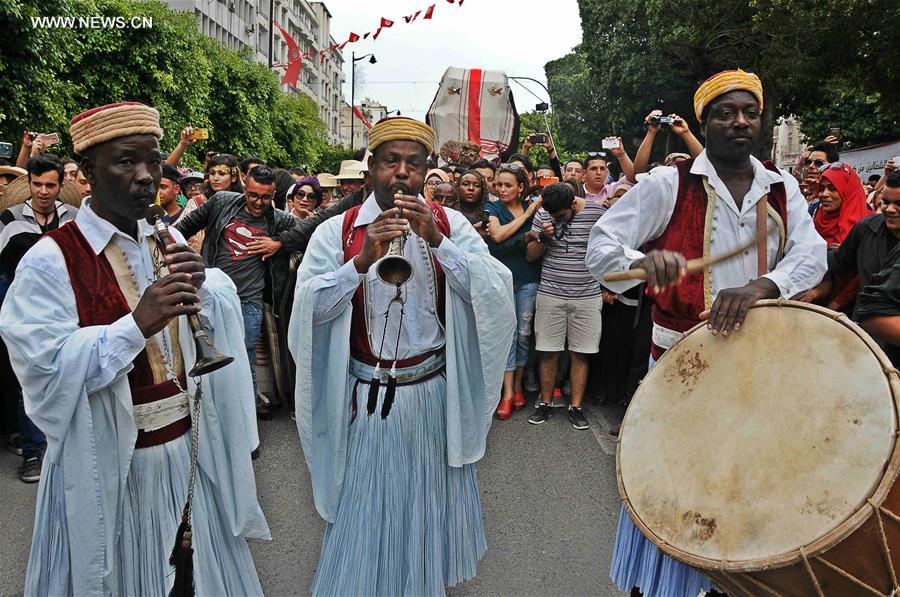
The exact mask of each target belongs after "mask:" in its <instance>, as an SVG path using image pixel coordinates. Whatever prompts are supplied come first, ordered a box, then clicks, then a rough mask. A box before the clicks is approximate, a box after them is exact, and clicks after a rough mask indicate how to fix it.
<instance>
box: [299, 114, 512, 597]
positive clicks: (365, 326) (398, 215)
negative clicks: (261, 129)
mask: <svg viewBox="0 0 900 597" xmlns="http://www.w3.org/2000/svg"><path fill="white" fill-rule="evenodd" d="M434 143H435V134H434V131H433V130H432V129H431V127H429V126H427V125H425V124H423V123H421V122H418V121H415V120H412V119H410V118H403V117H398V118H388V119H384V120H382V121H380V122H379V123H378V124H376V125H375V126H374V127H373V128H372V129H371V131H370V132H369V149H370V150H371V151H372V156H371V157H370V158H369V177H370V181H371V185H372V188H373V192H372V193H371V194H370V195H369V196H368V198H367V199H366V200H365V201H364V202H363V203H362V205H359V206H357V207H354V208H352V209H350V210H349V211H347V212H345V214H344V215H343V216H342V217H335V218H332V219H330V220H327V221H326V222H324V223H323V224H322V225H320V226H319V228H318V229H317V230H316V231H315V233H314V234H313V236H312V239H311V241H310V243H309V246H308V248H307V250H306V254H305V256H304V258H303V263H302V265H301V267H300V270H299V273H298V276H297V291H296V297H295V300H294V313H293V315H292V317H291V324H290V331H289V341H290V348H291V351H292V352H293V355H294V358H295V360H296V362H297V390H296V401H297V402H296V405H297V427H298V430H299V433H300V440H301V443H302V445H303V451H304V454H305V456H306V461H307V464H308V466H309V470H310V476H311V477H312V486H313V496H314V498H315V503H316V508H317V509H318V511H319V513H320V514H321V515H322V517H323V518H324V519H325V520H326V521H328V526H327V528H326V531H325V540H324V543H323V546H322V553H321V557H320V560H319V565H318V568H317V570H316V577H315V580H314V582H313V587H312V592H313V593H314V594H322V595H382V594H384V595H401V594H428V595H435V594H443V592H444V588H445V586H448V585H454V584H456V583H457V582H459V581H462V580H465V579H469V578H472V577H474V576H475V567H476V564H477V562H478V560H479V559H480V558H481V556H482V555H483V554H484V552H485V549H486V543H485V536H484V527H483V524H482V512H481V503H480V499H479V495H478V484H477V481H476V478H475V465H474V463H475V462H477V461H478V460H479V459H480V458H481V457H482V456H483V455H484V449H485V440H486V436H487V432H488V428H489V427H490V423H491V417H492V416H493V413H494V410H495V409H496V407H497V403H498V401H499V398H500V386H501V382H502V376H503V369H504V361H505V358H506V354H507V353H508V352H509V345H510V343H511V342H512V334H513V330H514V327H515V320H516V318H515V310H514V306H513V305H514V303H513V294H512V277H511V275H510V273H509V270H507V269H506V268H505V267H504V266H503V265H502V264H500V263H499V262H498V261H496V260H495V259H494V258H493V257H491V256H490V253H489V252H488V249H487V246H486V245H485V244H484V242H483V241H482V240H481V237H480V236H479V235H478V233H477V232H476V231H475V229H474V228H472V226H471V225H470V224H469V222H468V220H466V219H465V218H464V217H462V216H461V215H460V214H459V213H458V212H456V211H453V210H445V209H444V208H443V207H441V206H440V205H438V204H436V203H432V204H427V203H426V202H425V200H424V199H423V198H422V197H421V191H422V188H423V186H424V182H425V173H426V169H427V167H426V160H427V157H428V154H429V153H430V152H431V151H432V150H433V148H434ZM402 238H405V239H406V240H405V243H401V246H400V247H399V248H398V247H397V245H396V244H395V245H394V249H393V250H392V255H396V256H402V257H403V258H404V259H405V260H406V261H407V262H408V264H409V265H411V269H412V273H411V277H410V278H409V280H408V281H407V282H405V283H396V284H394V283H388V282H385V281H384V279H383V278H384V277H385V271H384V269H381V270H380V269H379V260H380V259H381V258H382V257H383V256H385V254H386V253H387V251H388V248H389V246H390V245H391V243H392V242H393V241H399V240H401V239H402ZM382 263H384V262H382ZM379 271H380V272H381V274H382V276H381V277H379V275H378V272H379ZM395 273H396V272H395Z"/></svg>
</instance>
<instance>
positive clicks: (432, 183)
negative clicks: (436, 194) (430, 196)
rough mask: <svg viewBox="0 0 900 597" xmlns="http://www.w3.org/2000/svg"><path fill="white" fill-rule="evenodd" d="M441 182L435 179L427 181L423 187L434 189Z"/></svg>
mask: <svg viewBox="0 0 900 597" xmlns="http://www.w3.org/2000/svg"><path fill="white" fill-rule="evenodd" d="M442 182H444V181H442V180H440V179H436V180H428V181H425V186H426V187H436V186H438V185H439V184H441V183H442Z"/></svg>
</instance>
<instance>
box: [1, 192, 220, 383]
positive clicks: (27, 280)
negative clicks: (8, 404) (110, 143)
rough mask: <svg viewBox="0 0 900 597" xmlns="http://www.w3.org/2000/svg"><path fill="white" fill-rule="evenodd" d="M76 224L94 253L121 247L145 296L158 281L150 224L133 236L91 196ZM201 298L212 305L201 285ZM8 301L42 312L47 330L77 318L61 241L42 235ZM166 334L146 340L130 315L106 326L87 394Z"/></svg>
mask: <svg viewBox="0 0 900 597" xmlns="http://www.w3.org/2000/svg"><path fill="white" fill-rule="evenodd" d="M75 222H76V223H77V224H78V228H79V229H80V230H81V233H82V234H83V235H84V237H85V239H86V240H87V241H88V244H90V246H91V248H92V249H93V250H94V252H95V253H96V254H98V255H99V254H100V253H102V252H103V250H104V249H105V248H106V246H107V245H108V244H110V243H113V244H115V245H116V246H117V247H118V248H119V249H121V250H122V252H123V253H124V254H125V256H126V258H127V259H128V263H129V265H130V266H131V267H132V269H133V271H134V274H135V280H136V281H137V285H138V288H139V289H140V292H141V294H143V293H144V291H145V290H146V289H147V286H149V285H150V284H151V283H153V281H154V267H153V258H152V256H151V255H150V249H149V244H148V242H147V237H148V236H150V235H151V234H152V233H153V229H152V228H151V227H150V225H149V224H147V223H146V222H144V221H143V220H141V221H139V222H138V239H137V240H135V239H133V238H131V237H130V236H128V235H127V234H124V233H123V232H121V231H120V230H119V229H118V228H116V227H115V226H113V225H112V224H110V223H109V222H108V221H106V220H104V219H103V218H101V217H100V216H98V215H97V214H96V213H95V212H94V210H93V209H91V205H90V200H87V201H85V202H84V203H83V204H82V206H81V208H80V209H79V210H78V215H77V216H76V217H75ZM169 232H170V234H172V237H173V239H175V240H176V241H177V242H180V243H183V242H184V238H183V237H182V236H181V234H179V232H178V231H177V230H175V229H172V228H170V229H169ZM200 300H201V304H204V305H208V304H209V301H210V300H211V298H210V297H208V296H207V293H206V292H205V289H204V288H203V287H201V289H200ZM7 302H9V303H10V307H9V309H12V307H13V305H12V303H15V306H16V307H17V308H20V309H30V310H32V311H33V312H38V313H42V314H43V317H42V323H43V324H45V325H46V327H47V328H49V329H53V328H54V327H57V326H58V327H59V328H64V327H65V326H66V325H68V324H69V323H70V322H71V321H72V320H73V319H74V320H75V321H77V320H78V316H77V312H78V309H77V305H76V304H75V294H74V292H72V286H71V284H70V282H69V273H68V270H67V269H66V262H65V259H64V258H63V255H62V253H61V251H60V249H59V245H57V244H56V243H55V242H54V241H53V240H51V239H49V238H44V239H41V240H40V241H38V243H37V244H36V245H35V246H34V247H33V248H32V249H31V250H30V251H28V253H26V254H25V256H24V257H23V258H22V261H21V262H20V263H19V267H18V268H17V269H16V277H15V281H14V282H13V284H12V286H11V287H10V290H9V293H8V294H7V296H6V299H5V301H4V306H6V303H7ZM203 314H204V315H207V316H209V315H210V314H209V312H208V309H204V311H203ZM163 335H165V337H166V342H168V345H169V346H172V339H171V337H170V336H169V331H168V328H165V329H163V330H162V331H161V332H159V333H158V334H156V335H155V336H154V337H153V338H152V339H151V340H145V339H144V335H143V333H142V332H141V330H140V328H138V326H137V324H136V323H135V321H134V316H133V315H132V314H131V313H127V314H126V315H123V316H122V317H120V318H119V319H118V320H116V321H114V322H113V323H112V324H110V325H108V326H106V329H105V330H104V332H103V334H102V335H101V336H100V338H99V340H98V341H97V343H96V344H95V345H94V347H93V351H92V354H91V358H90V364H89V371H88V374H87V377H86V389H87V392H88V393H92V392H95V391H97V390H99V389H101V388H105V387H106V386H108V385H110V384H111V383H112V382H113V381H114V380H115V379H117V378H118V377H119V376H120V375H122V374H123V373H126V372H127V371H128V370H129V369H130V368H131V364H132V362H133V361H134V359H135V358H136V357H137V355H138V354H139V353H140V352H141V350H143V349H144V346H145V345H146V342H148V341H153V342H159V343H160V347H162V336H163ZM29 340H30V341H33V342H35V343H39V342H42V341H43V340H44V339H43V338H42V337H40V336H35V337H33V338H30V339H29ZM20 341H21V340H20ZM24 389H25V390H26V391H27V390H28V388H24Z"/></svg>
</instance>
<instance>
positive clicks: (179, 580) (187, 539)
mask: <svg viewBox="0 0 900 597" xmlns="http://www.w3.org/2000/svg"><path fill="white" fill-rule="evenodd" d="M192 544H193V541H192V539H191V524H190V523H189V522H188V521H187V519H182V521H181V524H180V525H178V532H177V533H175V546H174V547H173V548H172V555H170V556H169V564H170V565H172V566H174V567H175V584H174V585H172V590H171V591H169V597H193V596H194V549H193V547H192Z"/></svg>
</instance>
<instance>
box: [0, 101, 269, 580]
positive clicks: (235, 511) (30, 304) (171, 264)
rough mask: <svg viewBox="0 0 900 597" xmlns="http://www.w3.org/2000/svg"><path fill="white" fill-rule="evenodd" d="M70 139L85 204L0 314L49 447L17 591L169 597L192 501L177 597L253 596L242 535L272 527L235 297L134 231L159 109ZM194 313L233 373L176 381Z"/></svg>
mask: <svg viewBox="0 0 900 597" xmlns="http://www.w3.org/2000/svg"><path fill="white" fill-rule="evenodd" d="M71 134H72V141H73V144H74V147H75V151H76V152H78V153H79V154H80V155H81V156H82V158H81V169H82V170H83V172H84V174H85V176H86V177H87V179H88V181H89V182H90V184H91V188H92V195H91V197H90V198H88V199H86V200H85V201H84V203H83V204H82V206H81V209H79V211H78V215H77V216H76V218H75V220H74V222H70V223H68V224H65V225H64V226H61V227H59V228H58V229H56V230H53V231H51V232H49V233H48V234H46V235H45V236H44V237H43V238H42V239H41V240H40V241H38V243H37V244H36V245H35V246H34V247H33V248H32V249H31V250H30V251H29V252H28V253H27V254H26V255H25V256H24V257H23V258H22V260H21V263H20V265H19V268H18V270H17V274H16V279H15V281H14V282H13V284H12V286H11V287H10V289H9V292H8V294H7V295H6V299H5V300H4V302H3V308H2V310H0V334H2V336H3V340H4V341H5V342H6V344H7V346H9V353H10V358H11V360H12V364H13V367H14V370H15V371H16V373H17V375H18V377H19V381H20V382H21V386H22V394H23V397H24V403H25V410H26V412H27V413H28V416H29V417H31V418H32V419H33V420H34V422H35V424H36V425H37V426H38V427H39V428H40V429H41V431H43V432H44V434H45V435H46V436H47V452H46V456H45V458H44V463H43V470H42V472H41V480H40V485H39V487H38V495H37V513H36V515H35V526H34V533H33V538H32V544H31V553H30V557H29V561H28V571H27V574H26V578H25V594H26V595H165V594H167V593H169V591H170V590H171V589H172V588H173V584H174V583H175V581H176V579H177V578H178V577H179V575H178V574H173V568H172V565H170V553H172V552H173V544H175V543H176V541H175V536H176V531H177V530H178V529H179V523H180V521H181V518H182V505H183V504H185V503H186V502H189V501H190V499H189V496H190V495H192V498H193V499H192V511H193V518H192V520H191V522H192V527H193V528H192V530H193V532H192V535H191V537H190V539H189V540H188V539H187V537H185V541H184V542H182V541H180V540H179V542H178V544H180V545H181V547H182V550H181V551H180V553H181V554H182V555H183V554H185V553H187V554H188V557H187V559H186V561H185V559H181V560H179V562H181V563H183V564H184V569H185V570H187V569H190V567H191V565H192V566H193V578H192V579H191V577H190V575H187V576H182V578H183V579H184V580H185V584H186V585H188V586H184V587H181V588H182V589H184V591H176V594H184V593H189V592H190V590H191V587H190V585H193V588H195V589H196V592H197V593H198V594H201V595H258V594H262V589H261V587H260V584H259V579H258V578H257V575H256V570H255V569H254V566H253V560H252V559H251V557H250V551H249V549H248V547H247V543H246V541H245V538H247V537H255V538H268V537H269V530H268V527H267V525H266V521H265V518H264V517H263V513H262V510H261V509H260V507H259V504H258V502H257V499H256V486H255V481H254V477H253V469H252V467H251V463H250V451H251V449H252V448H254V447H255V445H254V444H255V443H256V442H257V440H256V438H255V437H248V435H249V434H248V433H247V432H246V429H247V428H248V427H250V426H249V425H247V422H248V421H252V420H253V417H254V413H253V412H252V405H251V408H249V409H248V408H244V406H243V405H242V404H241V402H240V401H239V397H240V396H241V395H242V390H243V391H245V392H246V393H249V392H250V387H251V381H250V375H249V369H248V367H247V361H246V358H247V357H246V353H245V352H244V350H243V337H242V334H241V332H240V330H242V329H243V328H242V322H241V315H240V313H241V311H240V305H239V303H238V299H237V295H236V293H235V290H234V285H233V284H232V283H231V282H230V281H229V280H228V279H227V278H225V277H224V274H222V273H221V272H220V271H219V270H204V267H203V260H202V259H201V257H200V256H199V255H197V254H196V253H194V252H193V251H192V250H190V249H189V248H188V247H187V245H185V244H184V239H183V237H181V235H179V234H178V233H177V232H175V231H173V232H172V234H173V237H174V239H175V241H176V243H177V244H170V245H169V246H168V247H166V248H165V257H163V256H162V251H160V248H159V247H157V245H156V241H155V239H154V238H153V230H152V228H151V226H150V225H149V224H148V223H147V222H146V221H145V220H144V216H145V215H146V213H147V208H148V207H149V206H150V205H151V204H153V202H154V199H155V197H156V191H157V188H158V187H159V181H160V178H161V176H162V170H161V164H162V156H161V155H160V151H159V143H158V141H159V139H160V138H161V137H162V129H161V128H160V126H159V113H158V112H157V111H156V110H155V109H153V108H150V107H148V106H144V105H142V104H136V103H122V104H112V105H108V106H103V107H100V108H95V109H93V110H90V111H88V112H85V113H84V114H81V115H79V116H77V117H75V118H74V119H73V120H72V126H71ZM157 278H159V279H157ZM198 313H202V314H203V315H204V316H205V317H207V318H208V319H209V321H210V323H211V324H212V327H213V329H214V330H215V340H216V344H217V345H218V346H219V348H221V349H222V351H223V352H225V353H227V354H230V355H232V356H234V357H235V358H236V360H237V361H238V362H237V363H234V364H232V365H230V366H228V367H225V368H224V369H221V370H219V371H217V372H215V373H212V374H210V375H207V376H204V377H203V378H199V379H189V378H188V379H186V376H185V372H186V371H190V369H191V367H192V365H193V363H194V360H195V354H194V353H195V345H194V342H193V340H192V337H191V331H190V328H189V327H188V324H187V321H186V318H185V317H180V316H181V315H188V314H198ZM242 359H243V360H242ZM201 395H202V396H203V397H204V399H203V400H202V408H201V409H200V411H199V415H198V417H197V418H196V419H193V420H192V417H191V415H190V410H191V407H192V404H193V403H195V401H197V400H199V397H200V396H201ZM194 425H199V429H202V441H200V442H199V452H198V454H197V460H194V459H193V458H192V449H191V444H192V441H191V440H192V438H191V428H192V427H193V426H194ZM252 428H254V429H255V425H253V426H252ZM192 462H199V467H198V469H197V474H196V485H195V486H194V487H193V493H191V491H189V485H190V483H189V479H188V477H189V471H191V470H193V467H192ZM188 517H189V518H190V516H188ZM179 539H180V538H179ZM187 543H189V544H190V547H191V548H192V549H193V556H192V557H191V556H190V553H189V552H190V549H187ZM173 556H174V554H173ZM172 559H173V560H174V557H173V558H172ZM179 565H181V564H179ZM177 570H178V567H176V571H177Z"/></svg>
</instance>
